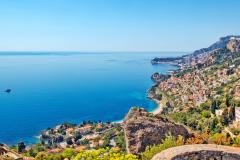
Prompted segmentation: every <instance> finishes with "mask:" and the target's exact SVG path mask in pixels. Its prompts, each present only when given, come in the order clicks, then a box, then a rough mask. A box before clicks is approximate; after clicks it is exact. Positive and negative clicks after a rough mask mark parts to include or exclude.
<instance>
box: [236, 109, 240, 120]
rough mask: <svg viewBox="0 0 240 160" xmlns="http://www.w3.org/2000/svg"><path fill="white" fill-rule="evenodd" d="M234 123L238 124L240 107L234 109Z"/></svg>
mask: <svg viewBox="0 0 240 160" xmlns="http://www.w3.org/2000/svg"><path fill="white" fill-rule="evenodd" d="M235 121H237V122H240V107H235Z"/></svg>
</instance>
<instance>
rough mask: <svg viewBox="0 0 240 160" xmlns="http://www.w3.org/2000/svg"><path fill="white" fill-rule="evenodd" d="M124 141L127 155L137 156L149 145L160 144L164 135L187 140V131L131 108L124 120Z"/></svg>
mask: <svg viewBox="0 0 240 160" xmlns="http://www.w3.org/2000/svg"><path fill="white" fill-rule="evenodd" d="M124 130H125V131H124V132H125V140H126V147H127V151H128V153H133V154H138V153H139V152H142V151H144V150H145V148H146V147H147V146H149V145H151V146H152V145H154V144H160V143H161V142H162V140H163V139H164V138H165V137H166V135H168V134H171V135H172V136H175V137H177V136H178V135H181V136H183V137H184V138H187V137H189V136H190V134H189V132H188V130H187V129H186V128H185V127H184V126H182V125H178V124H175V123H173V122H171V121H170V120H168V119H166V118H163V117H161V116H160V115H153V114H152V113H148V112H147V111H146V110H144V109H138V108H133V109H131V110H130V111H129V113H128V115H127V116H126V118H125V129H124Z"/></svg>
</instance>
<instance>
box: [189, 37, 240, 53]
mask: <svg viewBox="0 0 240 160" xmlns="http://www.w3.org/2000/svg"><path fill="white" fill-rule="evenodd" d="M239 40H240V36H237V35H229V36H225V37H221V38H220V39H219V41H217V42H215V43H214V44H212V45H211V46H209V47H207V48H202V49H199V50H196V51H194V52H193V54H192V55H193V56H197V55H199V54H203V53H207V52H212V51H214V50H218V49H224V48H227V46H228V44H229V43H231V42H232V41H239Z"/></svg>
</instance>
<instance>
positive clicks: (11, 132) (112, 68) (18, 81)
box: [0, 52, 186, 145]
mask: <svg viewBox="0 0 240 160" xmlns="http://www.w3.org/2000/svg"><path fill="white" fill-rule="evenodd" d="M183 54H186V53H185V52H0V143H6V144H8V145H14V144H16V143H18V142H19V141H24V142H25V143H27V144H32V143H35V142H37V138H36V136H38V135H39V134H40V131H41V130H43V129H46V128H48V127H54V126H56V125H58V124H61V123H64V122H71V123H76V124H78V123H81V122H82V121H84V120H92V121H118V120H121V119H123V118H124V116H125V115H126V114H127V113H128V111H129V109H130V108H131V107H133V106H139V107H143V108H145V109H147V110H148V111H152V110H154V109H155V108H156V107H157V106H156V104H155V103H154V102H153V101H151V100H150V99H148V98H147V90H148V89H149V88H150V87H151V86H152V85H154V83H153V82H152V80H151V75H152V74H153V73H155V72H160V73H167V72H168V71H169V70H173V69H177V67H176V66H173V65H169V64H159V65H152V64H151V59H153V58H155V57H175V56H180V55H183ZM7 89H10V90H11V92H9V93H8V92H5V91H6V90H7Z"/></svg>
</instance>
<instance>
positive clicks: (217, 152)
mask: <svg viewBox="0 0 240 160" xmlns="http://www.w3.org/2000/svg"><path fill="white" fill-rule="evenodd" d="M188 159H191V160H199V159H216V160H218V159H219V160H239V159H240V148H236V147H229V146H221V145H215V144H195V145H184V146H179V147H173V148H169V149H166V150H164V151H162V152H160V153H159V154H157V155H155V156H154V157H153V158H152V160H188Z"/></svg>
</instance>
